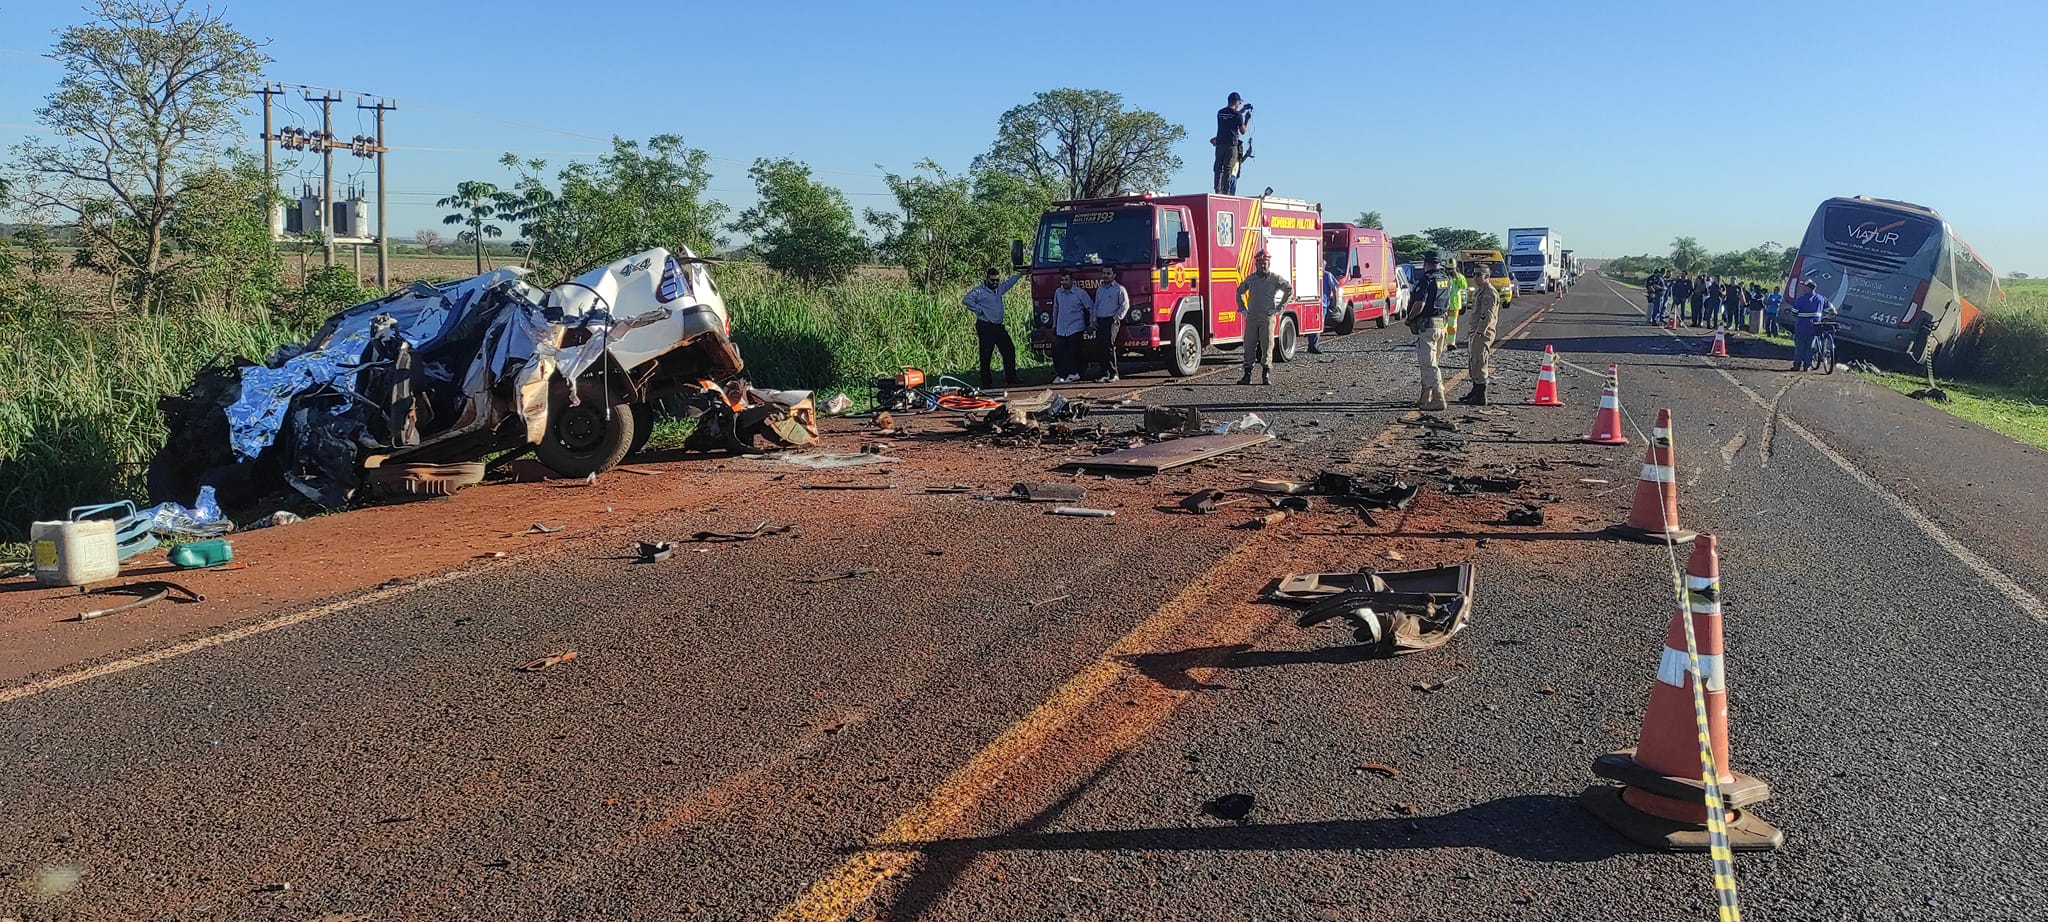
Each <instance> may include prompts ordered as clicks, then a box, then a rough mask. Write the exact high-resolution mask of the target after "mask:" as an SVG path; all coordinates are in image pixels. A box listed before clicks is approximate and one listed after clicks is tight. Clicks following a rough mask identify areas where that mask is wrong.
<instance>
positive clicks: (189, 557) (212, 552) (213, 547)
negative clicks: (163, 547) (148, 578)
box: [171, 538, 235, 570]
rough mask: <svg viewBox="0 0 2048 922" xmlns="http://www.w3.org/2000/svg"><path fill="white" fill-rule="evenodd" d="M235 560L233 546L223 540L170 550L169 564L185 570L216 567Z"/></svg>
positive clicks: (185, 545)
mask: <svg viewBox="0 0 2048 922" xmlns="http://www.w3.org/2000/svg"><path fill="white" fill-rule="evenodd" d="M233 559H235V546H234V545H232V544H229V543H228V542H227V540H226V539H225V538H215V539H213V540H211V541H194V542H191V543H190V544H180V545H178V546H177V547H174V548H171V563H172V565H174V566H179V567H183V568H185V569H187V570H196V569H198V568H200V567H217V566H220V565H221V564H224V563H227V562H228V561H230V560H233Z"/></svg>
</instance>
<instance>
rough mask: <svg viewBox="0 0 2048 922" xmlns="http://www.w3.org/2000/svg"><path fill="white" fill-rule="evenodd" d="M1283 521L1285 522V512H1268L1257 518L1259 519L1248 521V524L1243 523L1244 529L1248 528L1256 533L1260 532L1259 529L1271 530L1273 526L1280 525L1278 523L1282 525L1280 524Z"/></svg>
mask: <svg viewBox="0 0 2048 922" xmlns="http://www.w3.org/2000/svg"><path fill="white" fill-rule="evenodd" d="M1285 521H1287V513H1285V512H1268V513H1266V514H1265V515H1262V516H1259V517H1258V518H1256V519H1253V520H1251V521H1249V522H1246V523H1244V527H1246V528H1250V529H1253V530H1255V531H1256V530H1261V529H1267V528H1272V527H1273V526H1275V525H1278V524H1280V523H1282V522H1285Z"/></svg>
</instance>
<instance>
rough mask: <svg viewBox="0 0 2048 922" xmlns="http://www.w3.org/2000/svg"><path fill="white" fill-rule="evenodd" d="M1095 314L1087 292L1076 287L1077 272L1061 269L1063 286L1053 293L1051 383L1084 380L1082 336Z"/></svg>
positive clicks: (1092, 300) (1061, 283)
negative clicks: (1082, 372)
mask: <svg viewBox="0 0 2048 922" xmlns="http://www.w3.org/2000/svg"><path fill="white" fill-rule="evenodd" d="M1094 313H1095V299H1094V298H1091V297H1089V296H1088V289H1086V288H1080V287H1077V286H1075V285H1074V271H1073V270H1072V269H1061V270H1060V287H1058V288H1055V289H1053V292H1052V374H1053V379H1052V383H1054V384H1072V383H1074V382H1076V381H1079V380H1081V363H1082V362H1083V361H1084V360H1083V359H1082V358H1081V334H1082V333H1083V332H1085V331H1086V330H1087V329H1088V321H1089V318H1090V317H1091V316H1093V315H1094Z"/></svg>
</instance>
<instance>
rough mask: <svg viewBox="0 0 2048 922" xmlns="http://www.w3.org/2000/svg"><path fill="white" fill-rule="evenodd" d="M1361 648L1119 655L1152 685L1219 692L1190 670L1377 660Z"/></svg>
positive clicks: (1246, 647)
mask: <svg viewBox="0 0 2048 922" xmlns="http://www.w3.org/2000/svg"><path fill="white" fill-rule="evenodd" d="M1379 658H1381V657H1378V656H1376V655H1375V654H1374V653H1373V648H1372V647H1369V646H1365V645H1348V646H1341V647H1323V648H1321V649H1317V650H1254V649H1252V647H1251V644H1243V643H1237V644H1226V645H1224V646H1218V647H1190V648H1188V649H1186V650H1176V651H1173V652H1170V653H1133V654H1130V655H1127V656H1120V657H1117V659H1119V660H1121V661H1122V662H1123V663H1124V665H1126V666H1129V667H1131V668H1133V669H1136V670H1138V671H1139V672H1141V673H1144V675H1145V677H1146V678H1148V679H1151V680H1152V681H1154V682H1158V683H1159V684H1161V685H1163V686H1166V687H1167V688H1170V689H1173V690H1174V691H1222V690H1224V689H1228V688H1229V687H1230V686H1228V685H1212V684H1210V683H1208V682H1204V681H1202V680H1200V679H1197V678H1195V677H1194V676H1192V675H1189V674H1188V672H1189V670H1192V669H1265V668H1268V667H1272V666H1344V665H1349V664H1351V663H1362V662H1365V661H1366V660H1370V659H1379Z"/></svg>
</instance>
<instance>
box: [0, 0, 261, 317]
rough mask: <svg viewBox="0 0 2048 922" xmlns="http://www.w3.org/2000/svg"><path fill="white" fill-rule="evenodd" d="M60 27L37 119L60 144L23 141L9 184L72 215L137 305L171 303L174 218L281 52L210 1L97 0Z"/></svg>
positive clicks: (236, 130)
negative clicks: (53, 84)
mask: <svg viewBox="0 0 2048 922" xmlns="http://www.w3.org/2000/svg"><path fill="white" fill-rule="evenodd" d="M89 10H90V13H91V15H92V21H91V22H89V23H86V24H84V25H79V26H72V27H70V28H67V29H64V30H63V31H61V32H59V33H58V34H57V45H56V48H55V50H53V51H52V52H51V53H50V57H51V58H54V59H55V60H56V61H57V63H58V64H59V65H60V66H62V67H63V68H64V77H63V79H62V80H60V81H59V82H58V84H57V89H56V91H55V92H53V93H52V94H50V96H49V97H48V99H47V100H46V101H45V103H44V105H43V107H42V108H40V109H38V110H36V121H37V122H38V123H40V124H41V125H42V126H43V127H45V128H48V129H50V131H51V132H52V133H54V134H55V136H56V138H55V141H54V142H50V141H44V140H41V139H34V138H32V139H29V140H27V141H23V142H22V143H21V144H19V145H17V146H16V147H15V149H14V156H15V158H16V160H17V161H18V163H17V166H16V168H15V169H16V171H17V172H16V174H15V175H14V176H13V177H11V179H10V183H11V185H13V186H14V187H15V193H16V195H18V196H19V197H20V199H21V204H22V206H23V207H24V208H26V209H27V210H28V211H30V212H31V213H48V212H51V211H56V212H61V213H66V214H69V215H71V216H72V217H73V218H74V219H75V220H76V224H77V227H78V230H79V233H80V235H81V239H80V241H79V243H80V246H81V247H82V248H83V251H87V252H90V253H92V254H93V255H92V256H91V259H92V260H93V261H95V262H97V263H100V264H101V267H102V268H104V269H105V270H107V271H108V272H109V273H110V274H112V275H113V276H114V279H115V282H114V284H113V285H112V286H110V288H109V299H110V301H111V300H113V298H114V295H115V294H116V293H117V292H118V290H119V287H120V285H121V283H122V281H123V280H126V282H127V287H128V290H129V292H130V294H131V295H132V297H133V298H134V301H135V303H136V304H137V305H139V306H141V307H143V308H144V309H156V308H159V307H162V306H164V286H163V283H164V274H165V263H166V248H165V225H166V224H167V223H168V222H169V221H170V220H171V213H172V210H173V209H174V208H175V207H176V204H177V202H178V199H179V196H180V194H181V193H183V192H184V191H185V189H186V186H185V182H186V180H187V178H189V177H193V176H196V175H201V174H202V173H203V171H204V170H205V169H206V168H207V167H210V166H212V165H214V164H216V163H218V162H219V158H220V156H221V154H222V153H223V152H224V151H226V150H227V149H228V148H229V147H230V146H231V145H232V144H233V142H234V140H235V139H236V138H237V137H238V136H239V135H240V133H241V127H240V125H239V124H237V121H236V119H237V117H238V116H239V115H241V114H242V112H243V111H244V108H243V105H242V100H243V98H244V97H245V96H246V94H247V92H248V87H249V83H250V82H251V81H253V80H254V79H255V78H256V77H257V76H258V74H259V73H260V72H261V71H262V68H263V65H264V64H266V63H268V62H269V61H270V58H269V57H268V56H266V55H265V54H263V52H262V51H261V50H260V49H261V48H262V47H263V45H262V43H259V42H256V41H255V40H253V39H250V38H249V37H248V36H245V35H243V34H242V33H240V32H237V31H235V29H234V28H233V27H232V26H230V25H228V23H227V21H226V20H225V19H224V18H223V17H222V14H221V13H219V12H217V11H215V10H214V9H213V8H211V7H206V8H202V9H199V10H191V9H188V8H187V6H186V4H185V3H184V2H183V0H98V2H97V3H96V4H95V5H94V6H92V7H89Z"/></svg>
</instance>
